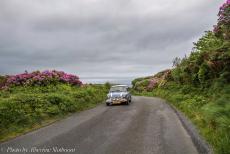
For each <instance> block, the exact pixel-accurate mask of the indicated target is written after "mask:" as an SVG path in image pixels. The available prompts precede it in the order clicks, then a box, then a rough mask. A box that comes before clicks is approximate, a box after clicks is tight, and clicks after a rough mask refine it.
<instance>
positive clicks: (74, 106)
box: [0, 71, 108, 141]
mask: <svg viewBox="0 0 230 154" xmlns="http://www.w3.org/2000/svg"><path fill="white" fill-rule="evenodd" d="M52 72H53V73H52ZM44 73H45V74H47V76H46V75H45V76H44ZM44 73H41V72H40V73H38V72H37V73H35V74H37V75H39V76H41V77H42V79H39V82H38V80H37V77H28V76H30V75H29V74H31V73H26V74H24V75H21V77H22V76H23V77H22V78H19V77H18V76H17V75H16V76H17V77H18V78H17V79H16V80H12V78H13V76H5V77H0V84H1V85H3V89H2V90H0V141H3V140H6V139H8V138H11V137H14V136H17V135H20V134H22V133H24V132H27V131H30V130H32V129H36V128H39V127H41V126H43V125H47V124H49V123H51V122H53V121H55V120H58V119H60V118H63V117H65V116H66V115H68V114H70V113H74V112H77V111H81V110H84V109H88V108H91V107H94V106H96V105H97V104H99V103H101V102H102V101H103V100H104V99H105V97H106V93H107V91H108V86H104V85H82V84H81V82H80V81H79V79H78V78H76V77H74V76H73V75H67V76H66V75H64V74H65V73H63V72H61V74H63V75H64V76H65V79H66V82H64V81H63V80H64V79H63V80H58V76H56V75H54V76H53V77H52V75H51V74H57V73H58V72H57V71H50V72H49V73H48V72H47V71H46V72H44ZM50 73H51V74H50ZM41 74H43V75H41ZM48 74H49V75H48ZM59 74H60V72H59ZM14 77H15V76H14ZM60 77H63V76H60ZM32 78H33V80H32ZM68 79H69V80H68ZM67 80H68V82H67ZM11 81H17V82H12V84H9V83H10V82H11ZM28 81H30V82H28ZM19 83H21V84H19ZM24 83H26V84H24ZM76 83H77V84H76ZM6 85H7V86H6Z"/></svg>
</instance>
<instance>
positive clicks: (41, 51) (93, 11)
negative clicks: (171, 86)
mask: <svg viewBox="0 0 230 154" xmlns="http://www.w3.org/2000/svg"><path fill="white" fill-rule="evenodd" d="M223 2H224V0H190V1H187V0H0V74H15V73H21V72H24V71H25V70H28V71H33V70H45V69H57V70H63V71H65V72H68V73H73V74H77V75H79V76H80V77H106V76H110V77H138V76H145V75H151V74H153V73H156V72H158V71H160V70H162V69H166V68H170V67H171V66H172V60H173V58H174V57H176V56H179V57H183V56H184V55H185V54H189V53H190V51H191V49H192V46H193V43H192V42H194V41H196V40H197V39H198V38H199V37H200V36H201V35H202V34H203V32H204V31H205V30H211V29H212V26H213V25H214V24H215V23H216V20H217V13H218V9H219V6H220V5H221V4H222V3H223Z"/></svg>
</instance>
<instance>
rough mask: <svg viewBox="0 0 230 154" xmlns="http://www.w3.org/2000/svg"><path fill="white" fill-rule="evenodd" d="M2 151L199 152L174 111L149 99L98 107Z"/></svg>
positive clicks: (18, 140)
mask: <svg viewBox="0 0 230 154" xmlns="http://www.w3.org/2000/svg"><path fill="white" fill-rule="evenodd" d="M0 148H1V149H0V153H4V154H5V153H6V152H7V150H8V152H11V153H12V152H13V150H20V151H21V152H22V153H35V151H37V152H38V153H48V151H51V152H52V153H55V150H57V149H59V153H79V154H196V153H198V152H197V150H196V148H195V146H194V145H193V143H192V141H191V138H190V136H189V135H188V134H187V132H186V130H185V129H184V128H183V126H182V124H181V122H180V120H179V119H178V117H177V115H176V114H175V113H174V111H173V110H172V109H171V108H170V107H169V106H168V105H167V104H165V103H164V101H162V100H161V99H158V98H147V97H133V102H132V103H131V104H130V105H129V106H126V105H119V106H112V107H107V106H105V105H104V104H103V105H99V106H98V107H96V108H94V109H91V110H87V111H84V112H81V113H77V114H74V115H72V116H71V117H69V118H67V119H64V120H62V121H59V122H57V123H54V124H52V125H50V126H47V127H44V128H42V129H39V130H37V131H34V132H31V133H28V134H26V135H23V136H21V137H18V138H16V139H14V140H11V141H9V142H5V143H3V144H1V145H0ZM17 148H18V149H17ZM26 151H27V152H26ZM17 153H18V152H17Z"/></svg>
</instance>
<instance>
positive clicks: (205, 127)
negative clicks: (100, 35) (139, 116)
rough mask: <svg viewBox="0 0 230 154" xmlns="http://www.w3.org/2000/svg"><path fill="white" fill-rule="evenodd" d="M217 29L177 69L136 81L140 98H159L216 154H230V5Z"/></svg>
mask: <svg viewBox="0 0 230 154" xmlns="http://www.w3.org/2000/svg"><path fill="white" fill-rule="evenodd" d="M218 16H219V18H218V22H217V25H216V26H214V30H213V31H206V32H205V33H204V35H203V37H201V38H200V39H199V40H198V42H197V43H194V48H193V50H192V52H191V54H190V55H189V56H186V57H183V58H178V57H176V58H175V59H174V60H173V68H172V69H169V70H165V71H162V72H160V73H158V74H156V75H152V76H149V77H143V78H138V79H135V80H134V81H133V82H132V84H133V92H134V93H135V94H137V95H146V96H158V97H162V98H164V99H166V100H168V102H169V103H172V104H173V105H174V106H175V107H176V108H178V109H179V110H181V111H182V112H184V113H185V114H186V115H187V116H188V117H189V118H190V119H191V120H192V122H193V123H194V124H195V125H196V126H197V128H198V129H199V131H200V134H201V135H202V136H204V137H205V138H206V140H207V141H208V142H209V143H210V145H212V146H213V148H214V151H215V153H221V154H227V153H228V154H229V153H230V1H229V0H228V1H227V2H226V3H224V4H223V6H221V7H220V11H219V14H218Z"/></svg>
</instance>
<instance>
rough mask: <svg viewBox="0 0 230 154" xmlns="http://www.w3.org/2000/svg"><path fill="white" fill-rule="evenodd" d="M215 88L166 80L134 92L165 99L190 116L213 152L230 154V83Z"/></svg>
mask: <svg viewBox="0 0 230 154" xmlns="http://www.w3.org/2000/svg"><path fill="white" fill-rule="evenodd" d="M216 87H218V86H213V87H211V88H209V89H204V88H198V87H193V86H191V85H180V84H176V83H175V82H168V83H167V84H166V85H165V86H163V87H158V88H156V89H154V90H153V91H151V92H147V91H142V92H137V91H133V94H135V95H142V96H150V97H151V96H154V97H161V98H163V99H166V100H167V101H168V102H169V103H170V104H172V105H173V106H175V107H176V108H177V109H179V110H180V111H182V112H183V113H184V114H185V115H186V116H187V117H188V118H189V119H191V121H192V122H193V123H194V124H195V125H196V127H197V128H198V131H199V133H200V134H201V135H202V136H203V137H204V138H205V139H206V141H207V142H208V143H209V144H210V145H211V146H212V147H213V150H214V152H215V153H218V154H229V153H230V95H229V94H230V85H225V86H223V87H221V88H216ZM219 87H220V86H219Z"/></svg>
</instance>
